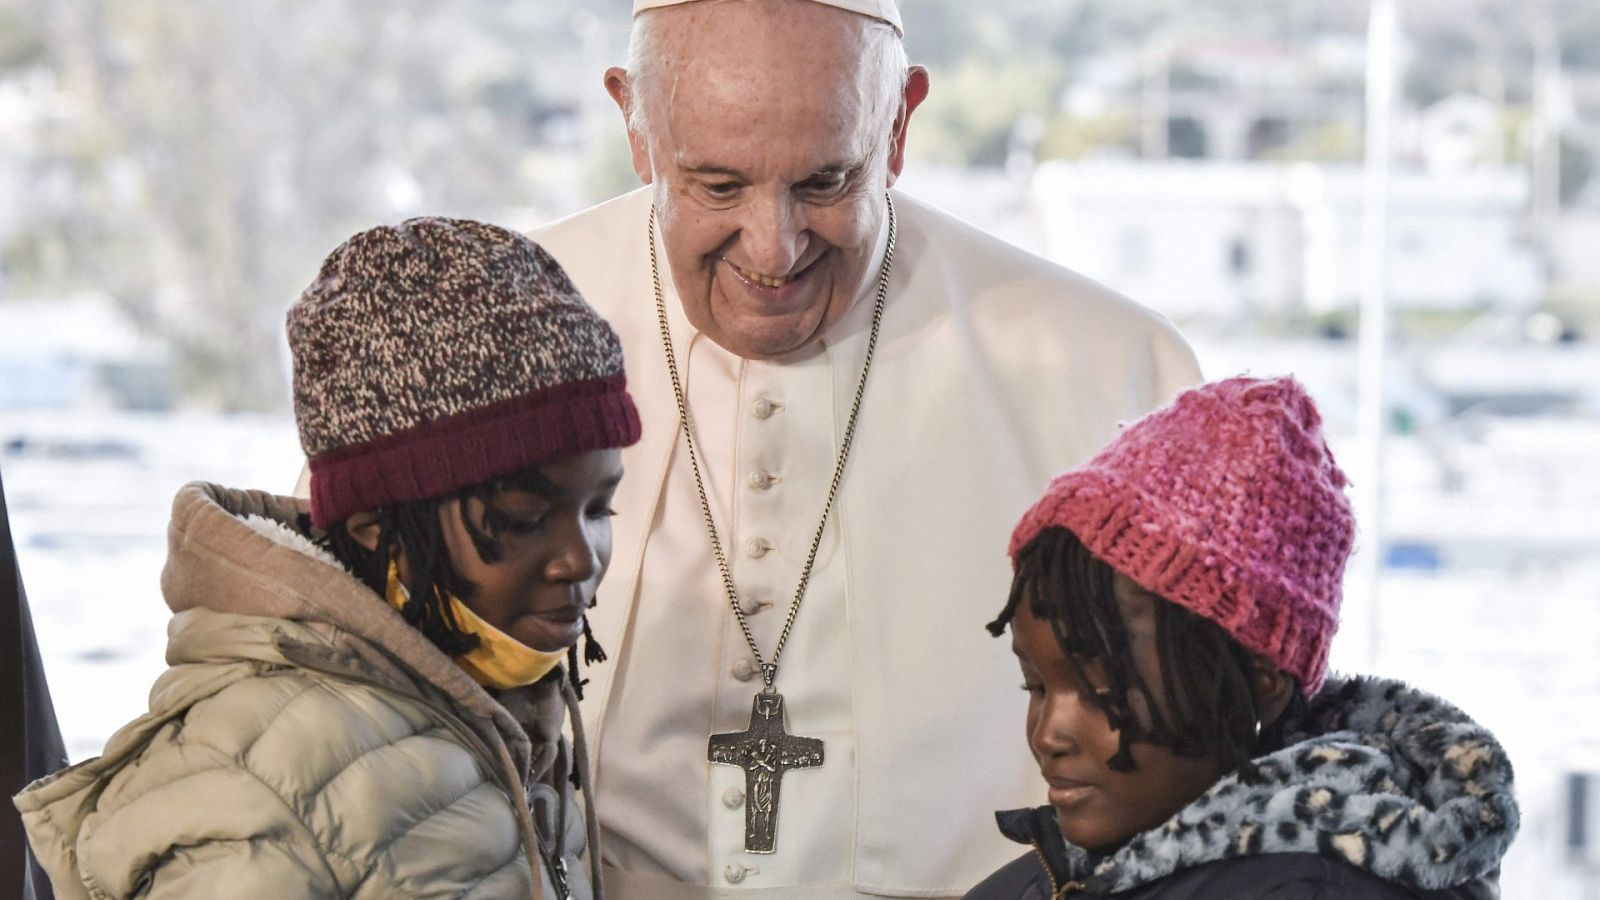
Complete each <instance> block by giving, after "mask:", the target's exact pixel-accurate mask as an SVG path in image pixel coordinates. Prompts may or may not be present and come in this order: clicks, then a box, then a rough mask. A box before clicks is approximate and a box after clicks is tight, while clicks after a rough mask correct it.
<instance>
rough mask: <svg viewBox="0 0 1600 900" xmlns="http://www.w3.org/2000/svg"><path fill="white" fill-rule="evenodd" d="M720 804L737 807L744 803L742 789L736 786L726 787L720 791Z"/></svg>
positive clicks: (730, 807) (731, 807) (732, 807)
mask: <svg viewBox="0 0 1600 900" xmlns="http://www.w3.org/2000/svg"><path fill="white" fill-rule="evenodd" d="M722 805H723V806H726V807H727V808H729V809H738V808H739V807H741V806H743V805H744V791H741V790H739V789H738V788H728V789H727V790H725V791H723V792H722Z"/></svg>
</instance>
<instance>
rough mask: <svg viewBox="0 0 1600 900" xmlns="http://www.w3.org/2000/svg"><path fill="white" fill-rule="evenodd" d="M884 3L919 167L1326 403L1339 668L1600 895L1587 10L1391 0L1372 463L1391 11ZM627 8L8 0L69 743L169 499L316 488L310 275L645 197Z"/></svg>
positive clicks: (8, 334) (43, 499) (1597, 378)
mask: <svg viewBox="0 0 1600 900" xmlns="http://www.w3.org/2000/svg"><path fill="white" fill-rule="evenodd" d="M901 5H902V11H903V15H904V18H905V23H906V30H907V44H908V46H909V49H910V51H911V55H912V57H913V59H914V60H915V61H917V62H921V63H923V64H925V65H927V66H928V67H929V68H930V70H931V72H932V79H933V92H932V95H931V97H930V99H929V100H928V102H927V103H926V104H925V105H924V106H923V107H922V109H921V111H920V112H919V113H918V114H917V116H916V118H915V119H914V120H913V123H912V136H911V141H910V147H909V151H910V154H911V160H910V162H909V163H908V168H907V173H906V176H905V178H904V179H903V180H902V182H901V184H902V186H903V187H904V188H905V189H907V190H909V191H911V192H914V193H918V194H920V195H922V196H924V197H925V198H927V199H929V200H932V201H933V202H935V203H938V204H940V205H942V206H945V207H946V208H948V209H950V210H951V211H952V212H955V213H957V214H958V215H961V216H963V217H965V218H967V219H969V220H971V221H973V222H974V223H976V224H978V225H979V226H981V227H984V228H986V229H989V230H991V231H993V232H995V233H996V234H999V235H1001V236H1002V237H1004V238H1006V239H1007V240H1010V241H1012V242H1014V243H1017V244H1019V245H1021V246H1024V247H1026V248H1028V249H1030V250H1033V251H1035V252H1037V253H1040V254H1043V255H1045V256H1047V257H1050V258H1052V259H1054V260H1057V261H1059V262H1061V263H1062V264H1064V265H1067V266H1070V267H1072V268H1075V269H1078V270H1080V271H1082V272H1084V273H1086V274H1088V275H1090V276H1091V277H1094V278H1096V279H1099V280H1101V281H1103V282H1105V283H1107V284H1109V285H1110V286H1112V287H1113V288H1116V289H1117V290H1120V291H1122V292H1124V293H1127V294H1128V295H1130V296H1132V297H1134V298H1135V299H1137V300H1139V301H1140V302H1143V303H1145V304H1148V305H1150V306H1152V307H1154V308H1156V309H1158V310H1160V311H1161V312H1163V313H1165V314H1166V315H1168V316H1170V317H1172V318H1173V319H1174V320H1175V321H1176V322H1177V323H1178V324H1179V326H1180V327H1181V328H1182V329H1183V330H1184V331H1185V333H1186V334H1187V335H1188V336H1189V337H1190V339H1191V340H1192V341H1193V342H1194V344H1195V346H1196V348H1197V350H1198V351H1199V353H1200V355H1201V360H1202V363H1203V365H1204V367H1205V371H1206V373H1207V374H1208V376H1210V377H1222V376H1226V375H1229V374H1233V373H1236V372H1240V371H1251V372H1253V373H1255V374H1259V375H1268V374H1280V373H1293V374H1295V375H1297V376H1298V377H1300V378H1301V379H1302V380H1303V381H1304V382H1305V383H1306V384H1307V385H1308V386H1309V387H1310V388H1311V390H1312V392H1313V394H1315V395H1316V396H1317V398H1318V400H1319V403H1320V404H1321V406H1322V407H1323V409H1324V411H1325V413H1326V415H1327V418H1328V421H1329V425H1330V428H1331V429H1332V432H1333V434H1334V438H1335V442H1336V447H1335V449H1336V451H1337V452H1339V453H1340V455H1341V459H1343V460H1344V462H1345V464H1346V467H1347V469H1349V470H1350V472H1351V475H1352V477H1353V479H1354V480H1355V482H1356V484H1357V487H1358V488H1361V487H1367V488H1371V489H1372V490H1371V494H1370V498H1369V500H1368V501H1367V505H1366V507H1365V508H1363V509H1362V510H1361V514H1362V516H1363V520H1362V521H1363V538H1362V541H1361V546H1360V548H1359V551H1358V552H1359V553H1360V554H1361V555H1362V556H1361V559H1362V560H1363V563H1364V564H1363V565H1359V566H1353V567H1352V572H1353V574H1352V580H1351V583H1350V584H1349V586H1348V588H1347V608H1348V614H1347V616H1346V629H1345V632H1344V633H1342V634H1341V637H1340V639H1339V641H1337V642H1336V644H1335V651H1334V654H1335V659H1334V662H1335V665H1336V666H1340V667H1343V668H1346V669H1350V670H1356V671H1373V672H1382V673H1386V674H1396V675H1400V676H1402V677H1406V678H1409V679H1412V680H1413V681H1415V682H1416V683H1418V684H1419V685H1421V686H1423V687H1426V688H1430V689H1434V690H1438V691H1439V692H1441V693H1443V694H1445V695H1447V696H1448V697H1450V698H1452V699H1453V700H1455V701H1456V702H1458V703H1459V704H1460V705H1462V706H1463V707H1464V708H1466V709H1467V711H1468V712H1470V713H1472V714H1473V715H1475V716H1477V717H1478V718H1480V719H1482V720H1483V721H1485V722H1486V723H1487V724H1489V725H1491V726H1492V727H1494V728H1496V729H1497V730H1498V731H1499V733H1500V734H1501V736H1502V738H1503V739H1504V740H1505V742H1506V744H1507V746H1508V747H1509V749H1510V750H1511V753H1512V757H1513V760H1514V761H1515V762H1516V763H1517V765H1518V776H1519V782H1520V784H1521V791H1522V798H1523V804H1524V813H1525V822H1524V830H1523V835H1522V837H1521V839H1520V840H1519V842H1518V844H1517V846H1516V847H1515V848H1514V849H1513V851H1512V854H1511V856H1510V858H1509V859H1508V862H1507V869H1506V873H1505V879H1504V894H1505V896H1506V897H1508V898H1538V900H1566V898H1573V900H1578V898H1591V900H1592V898H1597V897H1600V715H1596V713H1597V711H1600V466H1597V464H1596V460H1597V459H1600V344H1597V343H1596V341H1595V336H1596V335H1600V4H1596V3H1594V2H1593V0H1536V2H1532V3H1516V2H1513V0H1457V2H1454V3H1448V4H1401V5H1400V6H1399V19H1398V33H1397V35H1396V43H1395V46H1396V48H1397V52H1396V54H1395V62H1394V65H1393V66H1392V72H1393V74H1394V77H1395V78H1396V81H1397V84H1398V86H1399V89H1398V91H1397V94H1396V97H1395V102H1394V105H1393V109H1392V112H1391V115H1390V117H1389V119H1388V121H1389V125H1390V127H1389V129H1388V132H1387V133H1388V134H1389V135H1390V137H1391V138H1392V140H1391V141H1390V146H1388V147H1387V148H1386V149H1387V151H1388V154H1389V157H1390V159H1391V161H1392V162H1391V164H1392V169H1391V175H1390V177H1389V178H1388V179H1387V192H1386V197H1387V216H1386V217H1385V219H1384V221H1385V222H1386V225H1387V227H1386V229H1385V232H1386V234H1387V242H1386V251H1387V277H1386V278H1384V279H1382V283H1383V284H1384V285H1385V286H1386V288H1387V289H1386V291H1384V295H1385V298H1386V303H1387V306H1386V309H1387V315H1388V327H1387V328H1386V329H1385V330H1384V331H1385V338H1386V343H1385V346H1386V351H1387V352H1386V353H1385V355H1384V357H1383V360H1384V366H1383V369H1382V372H1383V384H1384V388H1385V390H1384V392H1383V393H1384V398H1385V399H1384V401H1383V404H1382V407H1381V416H1379V418H1378V419H1377V421H1379V422H1381V423H1382V424H1383V426H1384V438H1383V440H1382V441H1381V443H1373V442H1372V441H1371V440H1370V435H1369V436H1367V437H1366V438H1364V437H1363V436H1362V434H1361V430H1362V429H1361V425H1360V423H1361V421H1362V406H1361V404H1362V402H1364V401H1363V395H1362V393H1361V391H1360V389H1359V386H1360V383H1361V372H1360V367H1361V363H1360V359H1361V354H1360V352H1359V347H1358V345H1359V341H1358V339H1357V338H1358V336H1359V335H1360V334H1361V332H1362V328H1363V324H1364V323H1363V314H1362V301H1363V297H1364V292H1365V291H1366V290H1367V288H1366V287H1365V286H1366V285H1367V284H1368V283H1369V279H1368V277H1367V276H1368V275H1369V274H1370V271H1371V270H1370V256H1369V254H1367V253H1366V252H1364V250H1363V240H1364V236H1365V235H1367V234H1369V233H1370V232H1369V231H1368V229H1369V228H1370V227H1371V220H1370V219H1369V218H1368V211H1369V209H1370V202H1371V201H1370V194H1369V193H1368V192H1367V185H1368V183H1367V182H1366V181H1364V179H1365V177H1366V173H1367V171H1368V170H1367V169H1366V167H1365V160H1366V158H1367V155H1368V152H1367V149H1366V138H1367V135H1368V122H1367V121H1366V119H1367V116H1368V113H1367V109H1368V105H1367V102H1368V89H1369V83H1368V81H1369V79H1368V74H1367V73H1368V71H1369V60H1368V46H1369V42H1368V27H1369V19H1370V16H1371V10H1370V9H1369V5H1368V2H1367V0H1281V2H1276V3H1270V4H1264V3H1259V2H1256V0H1195V2H1178V0H990V2H986V3H982V4H974V3H971V2H969V0H901ZM629 7H630V3H629V2H628V0H581V2H580V0H539V2H537V3H534V2H522V3H502V2H495V0H442V2H441V0H431V2H426V3H424V2H421V0H394V2H386V3H382V4H373V3H358V2H355V0H321V2H316V3H310V2H294V0H228V2H223V0H189V2H185V3H182V4H178V3H172V2H169V0H0V467H3V468H4V471H5V475H6V485H7V488H8V491H9V494H10V500H11V508H12V513H13V516H14V522H13V527H14V529H15V532H16V536H17V540H18V544H19V547H18V550H19V554H20V558H21V563H22V568H23V574H24V576H25V578H26V579H27V583H28V589H29V593H30V597H31V598H32V601H33V607H34V615H35V618H36V621H37V625H38V628H39V630H40V641H41V644H42V647H43V650H44V653H45V654H46V656H47V659H48V661H49V666H50V674H51V678H52V686H53V688H54V690H55V693H56V709H57V711H58V713H59V714H60V716H61V718H62V725H63V730H64V731H65V733H66V738H67V741H68V745H69V750H70V752H71V753H72V754H73V755H74V757H75V758H82V757H84V756H88V755H92V754H93V753H95V752H98V750H99V748H100V746H101V744H102V742H103V741H104V739H105V737H106V736H107V734H108V733H109V731H110V730H111V729H112V728H114V727H116V726H117V725H119V724H120V723H122V722H123V721H125V720H127V719H129V718H131V717H132V716H134V715H135V714H137V713H138V712H139V711H141V710H142V709H143V707H144V694H145V692H146V690H147V689H148V686H149V684H150V682H151V681H152V680H153V678H154V677H155V675H156V674H157V673H158V672H159V671H160V669H161V667H162V661H161V651H162V646H163V641H164V627H165V620H166V614H165V610H164V608H163V607H162V605H161V602H160V599H159V591H158V586H157V585H158V577H159V571H160V567H161V563H162V559H163V556H164V543H163V541H164V533H165V524H166V511H167V504H168V502H169V501H170V498H171V495H172V493H173V491H174V490H175V489H176V488H177V487H178V486H179V485H180V484H181V483H183V482H184V481H187V480H191V479H196V478H204V479H210V480H217V481H222V482H226V483H230V484H234V485H239V486H251V487H262V488H268V489H274V490H279V491H286V490H287V489H288V488H289V487H290V486H291V485H292V484H293V480H294V477H295V475H296V473H297V472H298V469H299V459H300V455H299V450H298V446H297V443H296V439H295V435H294V430H293V422H292V417H291V415H290V413H289V411H288V408H287V406H288V388H287V375H286V368H287V359H286V352H285V347H284V343H283V339H282V336H281V335H282V320H283V313H284V311H285V309H286V308H287V306H288V304H289V302H290V301H291V300H292V298H293V297H294V296H295V295H296V294H297V293H298V291H299V290H300V289H301V288H302V287H303V286H304V285H305V284H306V283H307V282H308V281H309V280H310V279H311V278H312V276H313V275H314V274H315V270H316V267H317V265H318V264H319V263H320V261H321V259H322V257H323V255H324V254H325V253H326V252H327V251H328V250H329V249H331V248H332V247H333V246H334V245H335V244H337V243H338V242H339V241H340V240H342V239H343V238H345V237H346V236H348V235H349V234H350V233H352V232H354V231H356V230H358V229H360V228H364V227H367V226H370V225H372V224H374V223H376V222H382V221H395V220H398V219H401V218H404V217H407V216H411V215H420V214H448V215H465V216H473V217H479V218H484V219H489V220H492V221H496V222H499V223H502V224H506V225H510V226H513V227H523V228H527V227H531V226H534V225H536V224H539V223H541V222H544V221H547V220H549V219H551V218H553V217H556V216H559V215H563V214H566V213H569V212H573V211H576V210H578V209H581V208H583V207H584V206H586V205H588V204H590V203H592V202H595V201H598V200H600V199H604V198H606V197H608V196H611V195H613V194H616V193H619V192H621V191H623V190H626V189H628V188H630V187H631V186H633V185H634V183H635V181H634V178H633V175H632V172H631V170H630V169H629V167H628V163H627V152H626V144H625V141H624V138H623V133H622V128H621V123H620V120H619V117H618V115H617V113H616V111H615V109H614V107H613V106H612V105H611V101H610V100H609V98H608V97H607V96H606V95H605V93H604V91H603V90H602V89H601V84H600V76H601V73H602V72H603V70H604V68H605V66H607V65H610V64H614V63H618V62H620V61H621V60H622V59H623V58H624V50H625V46H626V39H627V25H628V10H629ZM1366 324H1369V325H1370V324H1371V323H1370V322H1368V323H1366ZM1369 451H1370V452H1369ZM1002 539H1003V537H1002V536H996V540H997V541H1000V540H1002ZM996 546H1000V545H999V544H998V543H997V545H996ZM1363 572H1366V573H1369V574H1367V575H1362V574H1360V573H1363ZM1000 590H1003V586H1000V585H997V586H996V591H997V592H998V591H1000ZM1019 723H1020V712H1019ZM1019 734H1020V725H1019Z"/></svg>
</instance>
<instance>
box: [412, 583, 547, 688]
mask: <svg viewBox="0 0 1600 900" xmlns="http://www.w3.org/2000/svg"><path fill="white" fill-rule="evenodd" d="M445 596H447V597H448V598H449V599H450V611H451V612H452V613H454V614H455V619H456V624H457V625H460V626H461V630H462V631H465V632H466V633H468V634H475V635H477V636H478V646H477V647H474V648H473V649H472V650H470V651H468V652H467V653H465V654H463V655H461V656H458V657H456V664H457V665H459V666H461V668H462V669H464V670H465V671H466V673H467V674H468V675H471V676H472V680H473V681H476V682H477V683H479V684H481V685H483V686H484V687H492V688H498V689H500V690H509V689H510V688H517V687H523V686H524V685H529V684H533V683H534V682H535V681H538V680H539V679H541V678H543V677H544V676H546V675H548V674H549V673H550V670H551V669H554V668H555V667H556V666H557V665H560V663H561V659H562V657H563V656H565V655H566V653H565V652H561V653H545V652H544V651H542V650H535V649H533V648H532V647H529V646H528V645H526V644H524V643H522V642H521V641H518V640H517V639H516V638H514V637H512V636H511V635H509V634H506V633H505V632H503V631H501V630H500V629H498V628H496V627H494V626H493V625H490V624H489V623H488V622H485V621H484V620H482V619H480V618H478V614H477V613H475V612H473V611H472V610H470V609H468V608H467V605H466V604H465V603H462V602H461V600H460V599H459V598H457V597H456V596H455V595H453V594H446V595H445ZM410 599H411V594H410V592H409V591H407V590H406V586H405V585H403V584H401V583H400V567H399V565H398V564H397V563H394V562H390V563H389V590H388V600H389V605H390V606H392V607H394V608H395V609H396V610H399V609H400V608H401V607H403V606H405V604H406V603H407V601H409V600H410Z"/></svg>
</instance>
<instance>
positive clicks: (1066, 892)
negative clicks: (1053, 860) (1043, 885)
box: [1033, 841, 1088, 900]
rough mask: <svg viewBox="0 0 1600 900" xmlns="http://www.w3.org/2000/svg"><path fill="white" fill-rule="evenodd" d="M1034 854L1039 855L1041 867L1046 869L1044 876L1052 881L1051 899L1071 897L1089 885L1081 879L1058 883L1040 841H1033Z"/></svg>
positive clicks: (1058, 899) (1057, 899)
mask: <svg viewBox="0 0 1600 900" xmlns="http://www.w3.org/2000/svg"><path fill="white" fill-rule="evenodd" d="M1033 855H1034V856H1037V857H1039V867H1040V868H1042V869H1044V877H1045V878H1047V879H1049V881H1050V900H1062V898H1063V897H1070V896H1071V895H1073V894H1075V893H1077V892H1079V891H1082V890H1084V889H1085V888H1087V887H1088V885H1087V884H1084V883H1083V882H1081V881H1069V882H1067V883H1066V884H1057V882H1056V873H1055V871H1054V870H1052V869H1051V868H1050V860H1049V859H1048V858H1047V857H1045V855H1044V849H1043V848H1042V847H1040V846H1039V842H1038V841H1034V842H1033Z"/></svg>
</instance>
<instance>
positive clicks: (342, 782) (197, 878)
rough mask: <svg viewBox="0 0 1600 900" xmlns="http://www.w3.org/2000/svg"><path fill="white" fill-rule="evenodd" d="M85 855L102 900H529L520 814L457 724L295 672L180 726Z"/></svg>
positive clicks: (197, 709) (127, 772) (234, 692)
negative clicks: (455, 899) (489, 898)
mask: <svg viewBox="0 0 1600 900" xmlns="http://www.w3.org/2000/svg"><path fill="white" fill-rule="evenodd" d="M77 852H78V863H79V871H80V873H81V874H82V875H84V877H85V882H86V886H87V887H88V888H89V890H90V894H91V896H97V895H100V896H112V897H126V896H132V895H137V894H140V892H141V891H146V892H147V893H146V894H143V895H141V896H149V897H152V898H172V897H202V896H229V897H319V898H322V897H354V898H365V897H379V896H407V897H430V896H462V895H464V894H469V893H471V892H472V891H474V890H476V889H478V888H479V887H480V886H482V885H484V884H487V883H491V882H492V883H495V884H498V885H500V886H501V889H502V890H503V893H502V894H501V895H502V896H507V895H516V894H525V893H526V892H527V891H528V890H529V889H530V888H531V885H529V884H528V879H529V877H530V872H529V869H528V866H527V863H526V860H525V859H524V857H523V856H522V854H521V842H520V839H519V837H518V832H517V826H516V821H515V814H514V812H513V810H512V807H511V806H510V804H509V802H508V800H507V798H506V796H505V794H504V792H503V791H502V790H501V789H500V788H499V786H498V785H497V783H496V782H495V781H494V780H493V779H492V778H491V777H490V776H489V774H488V772H487V771H486V767H485V766H484V765H482V764H481V763H480V755H479V754H477V753H475V752H474V751H473V750H472V749H471V748H469V747H468V746H466V745H465V743H464V740H463V738H462V737H461V735H460V733H459V730H458V729H456V728H453V727H451V725H450V723H449V722H448V721H446V718H445V717H444V716H441V715H440V714H439V712H438V711H437V710H433V709H430V708H428V707H426V706H425V705H424V704H420V703H417V702H414V701H413V700H412V699H411V698H406V697H400V696H397V695H394V694H392V693H390V692H388V691H384V690H382V689H380V688H375V687H371V686H368V685H364V684H360V683H356V682H350V681H341V680H338V679H329V678H322V677H319V676H317V675H312V674H306V673H304V672H296V671H294V670H282V671H280V672H278V673H273V674H265V675H262V676H260V677H253V678H248V679H246V680H244V681H241V682H239V683H238V684H235V685H233V686H230V687H229V688H227V689H226V690H224V691H222V692H220V693H218V694H217V695H215V696H214V697H211V698H209V699H207V700H204V701H201V702H200V703H197V704H195V705H194V706H193V707H192V708H191V709H190V710H189V711H188V714H187V715H186V716H185V717H184V718H183V719H180V720H175V721H174V722H172V723H170V724H169V725H168V726H167V727H166V728H165V729H163V731H162V732H161V733H160V734H158V735H157V736H156V738H155V739H154V740H152V741H151V742H150V745H149V747H148V749H147V750H146V751H145V752H144V753H143V754H141V756H140V758H139V760H138V762H137V763H136V764H134V765H131V766H127V767H125V768H123V769H122V770H121V771H119V772H118V773H117V774H116V775H115V776H114V777H113V778H112V779H111V780H110V781H109V782H108V783H107V786H106V790H105V791H104V792H103V794H102V795H101V797H100V798H99V801H98V809H97V811H96V812H95V813H92V814H91V815H90V816H89V817H87V818H86V819H85V821H84V826H83V829H82V831H81V832H80V835H79V840H78V844H77ZM97 890H98V891H99V892H100V893H99V894H97V893H96V892H97Z"/></svg>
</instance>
